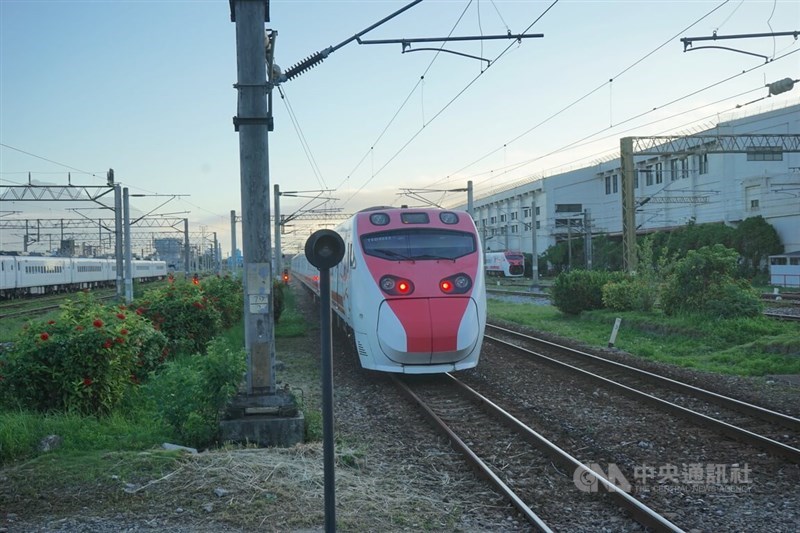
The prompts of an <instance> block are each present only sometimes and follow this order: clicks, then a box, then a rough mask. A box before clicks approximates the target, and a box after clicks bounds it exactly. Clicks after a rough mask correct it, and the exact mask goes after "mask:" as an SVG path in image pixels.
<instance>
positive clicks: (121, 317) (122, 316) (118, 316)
mask: <svg viewBox="0 0 800 533" xmlns="http://www.w3.org/2000/svg"><path fill="white" fill-rule="evenodd" d="M117 318H119V319H120V320H125V315H123V314H122V313H117Z"/></svg>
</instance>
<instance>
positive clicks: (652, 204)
mask: <svg viewBox="0 0 800 533" xmlns="http://www.w3.org/2000/svg"><path fill="white" fill-rule="evenodd" d="M632 135H633V136H635V133H634V134H632ZM745 136H751V137H745ZM637 139H641V141H642V142H640V143H638V144H636V145H634V148H636V147H637V146H638V147H639V148H640V149H635V150H634V156H633V162H634V165H633V168H634V172H632V173H629V174H628V175H629V176H632V177H633V189H632V190H633V202H632V203H631V202H629V203H628V205H632V206H634V209H633V211H634V212H635V224H634V229H635V231H636V233H637V234H642V233H648V232H653V231H658V230H670V229H674V228H677V227H680V226H684V225H686V224H687V223H688V222H690V221H692V220H694V221H695V222H696V223H697V224H705V223H709V222H724V223H726V224H730V225H736V224H737V223H738V222H741V221H742V220H744V219H746V218H749V217H753V216H758V215H761V216H763V217H764V219H766V221H767V222H769V223H770V224H772V225H773V226H774V227H775V229H776V230H777V232H778V235H779V236H780V239H781V242H782V243H783V245H784V249H785V251H786V252H794V251H800V152H798V150H800V105H794V106H789V107H784V108H782V109H776V110H773V111H769V112H765V113H761V114H758V115H753V116H748V117H745V118H738V119H735V120H730V121H727V122H720V123H719V124H717V126H716V127H714V128H711V129H708V130H705V131H702V132H698V133H696V134H692V135H690V136H683V137H680V136H673V137H671V138H670V139H669V140H668V139H667V138H666V137H663V138H661V137H660V138H645V137H642V138H637ZM644 145H648V146H650V148H651V149H650V150H647V151H648V152H649V153H651V154H654V155H639V154H640V153H641V152H642V151H644V150H641V146H644ZM737 150H738V151H737ZM620 169H621V160H620V159H619V158H615V159H611V160H607V161H604V162H598V163H596V164H594V165H592V166H588V167H585V168H580V169H577V170H572V171H569V172H565V173H563V174H559V175H554V176H548V177H546V178H541V179H533V180H530V181H527V182H518V183H515V184H512V185H509V186H507V187H506V188H505V189H503V190H501V191H495V192H493V194H491V195H489V196H484V197H480V198H475V199H474V200H473V217H474V219H475V221H476V224H477V226H478V229H479V230H480V231H482V232H483V236H484V239H483V241H484V249H485V250H486V251H499V250H519V251H523V252H530V251H531V249H532V246H533V243H534V241H535V246H536V251H537V254H542V253H543V252H544V251H545V250H546V249H547V248H548V247H549V246H551V245H554V244H556V243H557V242H560V241H562V240H564V239H566V238H568V237H569V236H570V235H571V236H572V237H573V238H574V237H578V236H579V235H582V234H584V228H588V229H589V230H590V231H591V233H592V234H593V235H597V234H602V233H605V234H608V235H611V236H615V235H616V236H622V235H623V212H624V209H623V198H622V185H623V184H622V179H621V171H620ZM534 205H535V212H536V213H535V214H536V233H535V236H534V235H531V230H530V226H531V213H532V211H533V206H534ZM466 207H467V206H466V205H463V204H462V205H460V206H458V208H459V209H466ZM628 220H631V218H630V217H628ZM628 231H630V230H628ZM534 237H535V239H534Z"/></svg>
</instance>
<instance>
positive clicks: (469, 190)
mask: <svg viewBox="0 0 800 533" xmlns="http://www.w3.org/2000/svg"><path fill="white" fill-rule="evenodd" d="M467 213H469V216H471V217H472V218H473V219H474V218H475V205H474V202H473V192H472V180H469V181H468V182H467Z"/></svg>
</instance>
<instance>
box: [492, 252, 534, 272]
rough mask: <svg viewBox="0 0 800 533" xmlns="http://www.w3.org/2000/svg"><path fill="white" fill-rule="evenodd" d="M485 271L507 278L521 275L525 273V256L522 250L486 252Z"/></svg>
mask: <svg viewBox="0 0 800 533" xmlns="http://www.w3.org/2000/svg"><path fill="white" fill-rule="evenodd" d="M486 273H487V274H488V275H490V276H505V277H507V278H519V277H522V276H523V275H524V274H525V256H524V255H522V252H512V251H505V252H487V253H486Z"/></svg>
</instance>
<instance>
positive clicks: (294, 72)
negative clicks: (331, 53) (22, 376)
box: [283, 50, 328, 80]
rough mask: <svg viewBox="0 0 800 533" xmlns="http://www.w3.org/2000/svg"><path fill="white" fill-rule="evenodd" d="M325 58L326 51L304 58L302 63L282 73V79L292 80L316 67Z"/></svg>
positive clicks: (326, 55)
mask: <svg viewBox="0 0 800 533" xmlns="http://www.w3.org/2000/svg"><path fill="white" fill-rule="evenodd" d="M326 57H328V52H327V50H326V51H324V52H317V53H316V54H314V55H312V56H310V57H308V58H306V59H305V60H304V61H301V62H300V63H298V64H296V65H295V66H293V67H291V68H290V69H288V70H287V71H286V72H284V74H283V79H285V80H291V79H292V78H294V77H296V76H299V75H300V74H302V73H303V72H305V71H307V70H309V69H312V68H314V67H316V66H317V65H318V64H319V63H322V61H323V60H324V59H325V58H326Z"/></svg>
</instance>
